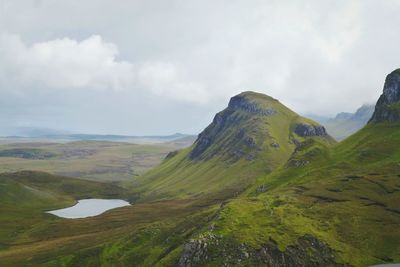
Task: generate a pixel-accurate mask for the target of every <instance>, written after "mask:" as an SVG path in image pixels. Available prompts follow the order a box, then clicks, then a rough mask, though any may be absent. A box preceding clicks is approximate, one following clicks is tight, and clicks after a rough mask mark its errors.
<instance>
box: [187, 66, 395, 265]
mask: <svg viewBox="0 0 400 267" xmlns="http://www.w3.org/2000/svg"><path fill="white" fill-rule="evenodd" d="M399 78H400V74H399V71H395V72H393V73H391V74H390V75H388V78H387V79H386V83H385V87H384V93H383V94H382V96H381V98H380V100H379V101H378V103H377V107H376V110H375V113H374V115H373V117H372V119H371V120H370V122H369V124H368V125H367V126H366V127H364V128H363V129H362V130H360V131H359V132H358V133H356V134H354V135H353V136H351V137H350V138H348V139H346V140H345V141H343V142H341V143H339V144H338V145H336V146H334V147H333V148H326V147H323V146H320V145H318V144H315V143H314V144H313V143H311V144H309V145H308V146H305V147H303V148H301V149H299V150H298V151H297V152H296V153H295V154H294V155H293V157H296V158H297V160H302V161H305V162H308V164H306V165H301V166H296V165H291V164H285V165H283V166H282V167H281V168H279V169H277V170H276V171H275V172H273V173H271V174H269V175H267V176H264V177H260V178H259V179H258V180H257V182H256V184H254V185H253V186H251V188H249V189H248V190H246V192H245V193H244V194H242V195H241V196H239V197H238V198H236V199H232V200H231V201H229V202H228V203H226V205H225V206H224V208H223V209H222V210H221V211H220V212H219V214H218V217H217V219H215V220H213V221H212V222H210V225H212V228H204V229H203V230H202V231H200V232H199V233H198V234H197V236H196V238H194V239H193V240H192V241H190V242H189V243H187V244H186V246H185V248H184V250H183V252H182V254H181V257H180V259H179V261H180V263H181V264H182V265H183V266H187V265H189V264H190V265H192V266H197V265H199V266H200V265H219V264H222V263H227V264H230V265H244V266H248V265H267V266H282V265H283V266H301V265H305V266H341V265H352V266H369V265H372V264H378V263H391V262H400V229H399V227H398V226H399V225H400V149H399V147H398V144H399V143H400V120H399V118H400V117H398V116H397V115H398V114H399V113H398V109H397V108H398V107H399V106H400V104H399V103H400V86H399V85H400V79H399ZM393 81H396V82H393ZM316 145H317V146H316ZM296 154H297V155H296ZM310 155H312V156H313V158H312V159H311V160H310ZM289 162H290V161H289ZM204 243H206V244H207V246H202V245H201V244H204ZM218 255H224V257H223V258H221V257H219V256H218Z"/></svg>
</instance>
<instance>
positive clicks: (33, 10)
mask: <svg viewBox="0 0 400 267" xmlns="http://www.w3.org/2000/svg"><path fill="white" fill-rule="evenodd" d="M398 14H400V1H397V0H385V1H381V0H352V1H349V0H323V1H322V0H309V1H303V0H292V1H282V0H260V1H258V0H241V1H236V0H202V1H194V0H157V1H156V0H143V1H141V0H137V1H135V0H131V1H127V0H118V1H115V0H68V1H67V0H0V134H9V133H11V131H12V130H10V129H14V128H18V127H39V128H51V129H58V130H67V131H71V132H80V133H99V134H106V133H109V134H127V135H164V134H172V133H176V132H181V133H190V134H196V133H199V132H200V131H201V130H202V129H203V128H204V127H206V126H207V124H208V123H209V122H210V121H211V120H212V118H213V116H214V114H215V113H216V112H218V111H220V110H222V109H223V108H225V107H226V106H227V103H228V101H229V98H230V97H232V96H234V95H235V94H237V93H240V92H242V91H248V90H252V91H257V92H261V93H265V94H268V95H270V96H272V97H274V98H277V99H279V100H280V101H281V102H282V103H283V104H285V105H287V106H288V107H290V108H291V109H293V110H294V111H296V112H298V113H300V114H313V115H319V116H333V115H334V114H336V113H338V112H343V111H347V112H349V111H350V112H352V111H355V110H356V109H357V108H358V107H359V106H361V105H362V104H364V103H375V102H376V100H377V98H378V97H379V95H380V94H381V91H382V88H383V82H384V79H385V76H386V75H387V74H388V73H390V72H391V71H392V70H394V69H396V68H398V67H400V52H399V51H400V50H399V47H400V34H399V33H400V32H399V25H400V16H399V15H398Z"/></svg>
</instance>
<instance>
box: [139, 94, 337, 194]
mask: <svg viewBox="0 0 400 267" xmlns="http://www.w3.org/2000/svg"><path fill="white" fill-rule="evenodd" d="M306 140H317V141H318V142H320V143H321V144H323V145H325V146H329V145H331V144H333V143H334V141H333V139H332V138H331V137H330V136H328V135H327V134H326V132H325V129H324V128H323V127H322V126H320V125H318V124H317V123H316V122H314V121H311V120H308V119H305V118H303V117H301V116H299V115H297V114H296V113H295V112H293V111H291V110H290V109H288V108H287V107H285V106H284V105H282V104H281V103H280V102H279V101H278V100H276V99H273V98H272V97H269V96H266V95H263V94H259V93H255V92H244V93H241V94H239V95H237V96H235V97H233V98H232V99H231V100H230V102H229V105H228V107H227V108H226V109H224V110H223V111H221V112H220V113H218V114H217V115H216V116H215V118H214V120H213V122H212V123H211V124H210V125H209V126H208V127H207V128H206V129H205V130H204V131H203V132H202V133H201V134H200V135H199V136H198V138H197V140H196V142H195V143H194V145H193V146H191V147H190V148H188V149H185V150H183V151H179V152H176V153H171V154H170V155H169V156H167V158H166V159H165V160H164V162H163V163H162V164H161V165H160V166H158V167H156V168H155V169H153V170H151V171H150V172H148V173H147V174H146V175H144V176H142V177H139V178H138V179H136V181H135V185H134V187H135V188H138V192H140V195H141V199H160V198H176V197H196V198H198V197H204V196H205V195H210V194H219V195H220V194H223V195H226V196H229V195H230V196H232V195H235V194H238V193H239V192H241V191H242V190H243V189H245V188H246V187H247V186H248V185H250V184H251V183H252V182H254V180H255V178H256V177H258V176H260V175H264V174H267V173H270V172H272V171H273V170H275V169H276V168H277V167H279V166H280V165H282V164H283V163H285V162H286V161H287V160H288V159H289V158H290V156H291V155H292V153H293V152H294V151H295V150H296V148H297V147H299V146H300V145H301V144H302V143H303V142H305V141H306ZM299 164H301V163H299Z"/></svg>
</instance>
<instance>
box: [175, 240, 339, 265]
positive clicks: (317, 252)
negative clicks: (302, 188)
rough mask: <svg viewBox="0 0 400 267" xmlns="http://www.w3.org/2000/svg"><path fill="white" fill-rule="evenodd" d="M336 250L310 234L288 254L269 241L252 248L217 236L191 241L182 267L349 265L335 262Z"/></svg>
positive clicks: (184, 254)
mask: <svg viewBox="0 0 400 267" xmlns="http://www.w3.org/2000/svg"><path fill="white" fill-rule="evenodd" d="M335 254H336V253H335V251H334V250H333V249H331V248H330V247H329V246H328V245H327V244H325V243H324V242H321V241H320V240H318V239H316V238H315V237H313V236H311V235H305V236H302V237H300V238H299V239H298V241H297V244H296V245H292V246H288V247H287V248H286V250H285V251H281V250H279V248H278V244H277V243H276V242H275V241H274V240H271V239H270V240H269V241H268V242H267V243H266V244H264V245H263V246H262V247H261V248H260V249H254V248H251V247H249V246H247V245H245V244H239V243H236V242H235V241H234V240H229V241H228V240H223V239H221V238H220V237H216V236H214V235H212V236H209V237H207V238H202V239H199V240H192V241H190V242H189V243H187V244H186V245H185V246H184V249H183V252H182V254H181V257H180V259H179V264H178V265H179V266H180V267H187V266H205V265H218V266H269V267H281V266H310V267H314V266H315V267H317V266H346V265H343V264H339V263H337V262H336V259H335Z"/></svg>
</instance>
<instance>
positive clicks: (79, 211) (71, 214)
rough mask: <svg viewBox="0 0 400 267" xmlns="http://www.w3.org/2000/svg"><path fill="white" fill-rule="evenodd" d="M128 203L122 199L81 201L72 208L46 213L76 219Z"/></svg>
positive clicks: (127, 204) (98, 213) (95, 214)
mask: <svg viewBox="0 0 400 267" xmlns="http://www.w3.org/2000/svg"><path fill="white" fill-rule="evenodd" d="M129 205H130V204H129V202H127V201H125V200H122V199H95V198H94V199H81V200H78V203H76V204H75V205H74V206H72V207H69V208H65V209H59V210H52V211H48V212H47V213H50V214H53V215H56V216H58V217H61V218H68V219H78V218H86V217H92V216H97V215H100V214H102V213H104V212H106V211H107V210H111V209H115V208H119V207H125V206H129Z"/></svg>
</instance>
